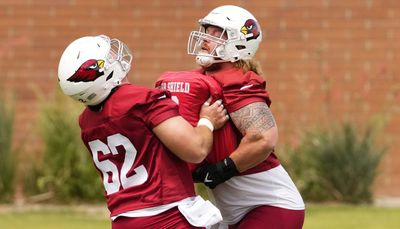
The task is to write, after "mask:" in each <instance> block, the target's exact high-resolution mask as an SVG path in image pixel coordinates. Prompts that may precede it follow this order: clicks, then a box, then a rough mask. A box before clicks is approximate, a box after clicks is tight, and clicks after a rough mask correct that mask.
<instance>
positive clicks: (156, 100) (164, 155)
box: [79, 84, 195, 216]
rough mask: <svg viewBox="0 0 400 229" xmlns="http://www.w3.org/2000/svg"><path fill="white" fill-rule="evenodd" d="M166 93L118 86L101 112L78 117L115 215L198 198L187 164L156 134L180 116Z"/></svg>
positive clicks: (83, 135)
mask: <svg viewBox="0 0 400 229" xmlns="http://www.w3.org/2000/svg"><path fill="white" fill-rule="evenodd" d="M169 97H170V94H169V93H168V92H166V91H164V90H158V89H152V90H151V89H147V88H144V87H138V86H134V85H130V84H126V85H122V86H120V87H119V88H118V89H117V90H116V91H115V92H113V94H112V95H111V96H110V97H109V98H108V100H107V101H106V102H105V104H104V106H103V109H102V110H101V111H99V112H94V111H91V110H90V109H88V108H86V109H85V110H84V111H83V113H82V114H81V116H80V118H79V124H80V127H81V136H82V140H83V142H84V143H85V145H86V147H87V148H88V149H89V151H90V152H91V154H92V157H93V162H94V164H95V166H96V168H97V169H98V170H99V172H100V174H101V178H102V180H103V184H104V188H105V197H106V199H107V205H108V208H109V210H110V212H111V216H115V215H118V214H121V213H124V212H127V211H133V210H137V209H143V208H149V207H155V206H159V205H164V204H168V203H172V202H176V201H179V200H182V199H185V198H187V197H190V196H194V195H195V194H194V189H193V184H192V178H191V175H190V173H189V172H188V167H187V164H186V163H185V162H184V161H182V160H180V159H179V158H178V157H176V156H175V155H174V154H173V153H171V152H169V151H168V149H166V148H165V147H164V146H163V144H162V143H161V142H160V140H159V139H158V138H157V137H156V136H155V135H154V134H153V132H152V129H153V128H154V127H156V126H157V125H158V124H160V123H161V122H163V121H164V120H166V119H168V118H171V117H174V116H177V115H179V112H178V108H177V105H176V104H175V103H174V102H173V101H172V100H171V99H169Z"/></svg>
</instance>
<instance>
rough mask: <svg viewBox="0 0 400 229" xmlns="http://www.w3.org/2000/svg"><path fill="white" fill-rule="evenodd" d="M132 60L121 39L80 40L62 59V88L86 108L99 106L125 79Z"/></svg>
mask: <svg viewBox="0 0 400 229" xmlns="http://www.w3.org/2000/svg"><path fill="white" fill-rule="evenodd" d="M132 59H133V56H132V53H131V52H130V50H129V49H128V47H127V46H126V45H125V44H124V43H122V42H121V41H119V40H118V39H111V40H110V38H108V37H107V36H105V35H100V36H86V37H81V38H78V39H76V40H75V41H73V42H72V43H71V44H69V45H68V47H67V48H66V49H65V51H64V52H63V54H62V56H61V59H60V62H59V65H58V80H59V84H60V87H61V89H62V91H63V92H64V94H66V95H68V96H71V97H72V98H73V99H75V100H77V101H80V102H82V103H84V104H85V105H89V106H91V105H97V104H99V103H101V102H102V101H104V100H105V99H106V98H107V96H108V95H109V94H110V92H111V90H112V89H113V88H114V87H116V86H117V85H119V84H120V83H121V80H122V79H124V78H125V77H126V75H127V73H128V72H129V70H130V67H131V62H132Z"/></svg>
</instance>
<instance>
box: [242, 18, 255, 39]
mask: <svg viewBox="0 0 400 229" xmlns="http://www.w3.org/2000/svg"><path fill="white" fill-rule="evenodd" d="M240 32H242V33H243V34H244V35H245V37H246V40H247V41H248V40H251V39H257V37H258V36H260V30H259V28H258V24H257V22H256V21H254V20H253V19H248V20H247V21H246V22H245V23H244V26H243V27H242V28H241V29H240Z"/></svg>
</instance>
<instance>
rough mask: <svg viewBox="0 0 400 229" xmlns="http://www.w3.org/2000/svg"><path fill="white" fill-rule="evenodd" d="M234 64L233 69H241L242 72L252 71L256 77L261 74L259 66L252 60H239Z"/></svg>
mask: <svg viewBox="0 0 400 229" xmlns="http://www.w3.org/2000/svg"><path fill="white" fill-rule="evenodd" d="M234 64H235V67H237V68H240V69H242V70H243V72H248V71H253V72H255V73H256V74H257V75H260V76H261V75H262V74H263V71H262V68H261V65H260V63H259V62H258V61H257V60H254V59H251V60H239V61H237V62H235V63H234Z"/></svg>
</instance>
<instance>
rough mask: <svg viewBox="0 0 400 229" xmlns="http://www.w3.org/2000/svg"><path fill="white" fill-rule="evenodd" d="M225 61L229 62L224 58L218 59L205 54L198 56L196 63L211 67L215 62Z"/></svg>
mask: <svg viewBox="0 0 400 229" xmlns="http://www.w3.org/2000/svg"><path fill="white" fill-rule="evenodd" d="M223 62H228V61H226V60H222V59H219V60H217V59H215V57H213V56H204V55H197V56H196V63H197V64H198V65H200V66H202V67H204V68H207V67H210V66H211V65H212V64H215V63H223Z"/></svg>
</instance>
